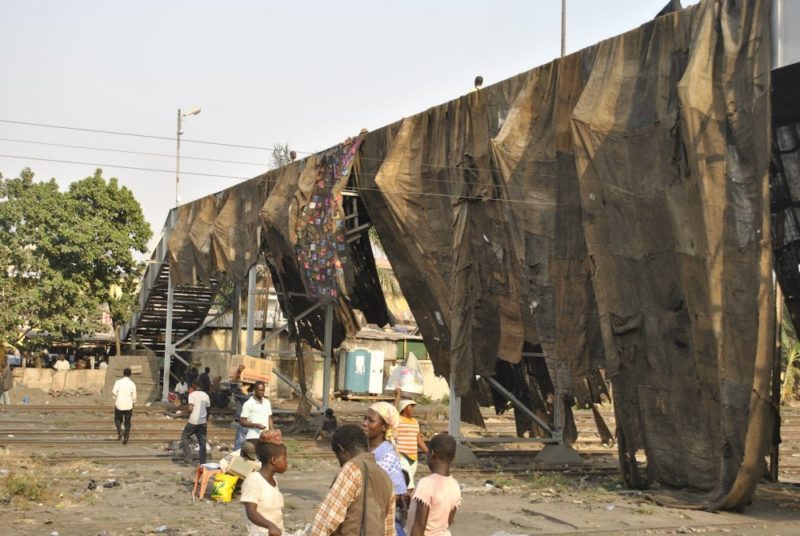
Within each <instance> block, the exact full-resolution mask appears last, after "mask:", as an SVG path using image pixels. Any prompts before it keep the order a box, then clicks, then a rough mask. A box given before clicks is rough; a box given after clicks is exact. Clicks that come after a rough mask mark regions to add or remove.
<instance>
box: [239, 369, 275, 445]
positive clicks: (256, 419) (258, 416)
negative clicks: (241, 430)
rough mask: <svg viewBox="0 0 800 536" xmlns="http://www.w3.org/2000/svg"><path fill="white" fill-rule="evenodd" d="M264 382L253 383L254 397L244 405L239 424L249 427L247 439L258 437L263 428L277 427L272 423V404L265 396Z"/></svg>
mask: <svg viewBox="0 0 800 536" xmlns="http://www.w3.org/2000/svg"><path fill="white" fill-rule="evenodd" d="M265 390H266V386H265V385H264V382H256V383H255V385H253V397H252V398H251V399H250V400H248V401H247V402H245V403H244V405H242V414H241V415H240V416H239V426H243V427H245V428H247V429H248V430H247V435H246V436H245V439H252V438H258V437H259V436H260V435H261V432H262V431H263V430H272V429H274V428H275V426H274V424H273V423H272V404H270V402H269V400H267V399H266V398H265V397H264V391H265Z"/></svg>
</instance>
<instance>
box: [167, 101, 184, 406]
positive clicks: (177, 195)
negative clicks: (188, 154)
mask: <svg viewBox="0 0 800 536" xmlns="http://www.w3.org/2000/svg"><path fill="white" fill-rule="evenodd" d="M181 119H183V115H182V114H181V109H180V108H178V129H177V131H176V133H175V139H176V140H177V143H176V147H175V206H176V207H177V206H178V205H180V204H181V195H180V187H181V134H182V132H181ZM164 400H166V398H165V399H164Z"/></svg>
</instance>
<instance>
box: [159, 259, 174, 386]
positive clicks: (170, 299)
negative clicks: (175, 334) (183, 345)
mask: <svg viewBox="0 0 800 536" xmlns="http://www.w3.org/2000/svg"><path fill="white" fill-rule="evenodd" d="M168 281H169V283H168V284H167V325H166V328H165V331H166V333H165V335H164V385H163V387H162V391H161V400H164V401H166V400H167V398H168V396H169V369H170V362H171V361H172V353H173V351H174V348H173V346H172V306H173V304H174V302H175V286H174V285H173V283H172V275H171V274H170V275H169V276H168Z"/></svg>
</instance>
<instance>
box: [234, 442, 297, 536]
mask: <svg viewBox="0 0 800 536" xmlns="http://www.w3.org/2000/svg"><path fill="white" fill-rule="evenodd" d="M257 452H258V459H259V460H261V469H260V470H258V471H255V472H253V473H250V474H249V475H248V476H247V478H245V479H244V484H242V497H241V499H239V501H240V502H241V503H242V504H243V505H244V521H245V525H246V526H247V534H248V535H254V534H268V535H269V536H278V535H280V534H282V533H283V494H281V491H280V489H278V482H277V481H276V480H275V473H283V472H285V471H286V468H287V467H288V466H289V460H288V458H287V455H286V447H285V446H284V445H282V444H276V443H259V445H258V447H257Z"/></svg>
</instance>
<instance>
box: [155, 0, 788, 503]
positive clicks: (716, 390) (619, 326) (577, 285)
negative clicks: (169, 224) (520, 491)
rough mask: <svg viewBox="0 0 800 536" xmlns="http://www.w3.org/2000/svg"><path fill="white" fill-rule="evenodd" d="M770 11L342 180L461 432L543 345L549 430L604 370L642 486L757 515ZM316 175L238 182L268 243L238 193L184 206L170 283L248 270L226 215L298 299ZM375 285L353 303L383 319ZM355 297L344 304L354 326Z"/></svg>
mask: <svg viewBox="0 0 800 536" xmlns="http://www.w3.org/2000/svg"><path fill="white" fill-rule="evenodd" d="M768 18H769V2H768V1H766V0H753V1H749V2H740V1H733V0H722V1H720V2H714V1H708V0H706V1H702V2H701V3H700V4H698V5H696V6H693V7H691V8H689V9H686V10H683V11H679V12H676V13H673V14H669V15H665V16H663V17H660V18H658V19H656V20H655V21H653V22H650V23H648V24H646V25H644V26H642V27H640V28H639V29H637V30H634V31H632V32H629V33H627V34H624V35H622V36H619V37H616V38H613V39H609V40H607V41H604V42H602V43H600V44H598V45H596V46H594V47H591V48H588V49H585V50H582V51H580V52H578V53H575V54H572V55H570V56H567V57H565V58H563V59H561V60H558V61H554V62H552V63H550V64H548V65H545V66H543V67H540V68H538V69H534V70H532V71H530V72H527V73H523V74H520V75H518V76H516V77H514V78H511V79H508V80H505V81H503V82H500V83H498V84H495V85H493V86H490V87H487V88H484V89H481V90H479V91H475V92H472V93H469V94H467V95H464V96H463V97H460V98H458V99H455V100H453V101H451V102H448V103H445V104H442V105H440V106H437V107H434V108H431V109H429V110H427V111H425V112H423V113H421V114H418V115H415V116H412V117H409V118H406V119H404V120H402V121H400V122H398V123H395V124H392V125H389V126H387V127H385V128H383V129H380V130H378V131H375V132H371V133H369V134H367V135H366V136H365V137H364V138H363V143H362V144H361V146H360V149H359V155H358V157H357V158H356V159H355V160H354V161H353V163H352V165H353V170H354V171H355V173H354V174H353V175H354V176H355V179H353V180H354V181H355V182H354V183H351V184H352V185H353V186H355V187H357V188H358V189H359V195H360V202H361V203H363V205H364V208H365V209H366V210H367V211H368V212H369V216H370V219H371V221H372V223H373V224H374V225H375V227H376V228H377V231H378V233H379V235H380V237H381V239H382V243H383V246H384V248H385V251H386V254H387V256H388V257H389V260H390V261H391V263H392V266H393V268H394V270H395V274H396V276H397V278H398V280H399V282H400V285H401V287H402V290H403V293H404V295H405V297H406V299H407V301H408V303H409V305H410V306H411V309H412V311H413V313H414V316H415V318H416V320H417V323H418V324H419V327H420V330H421V332H422V334H423V335H424V338H425V343H426V347H427V349H428V351H429V353H430V355H431V358H432V359H433V361H434V366H435V369H436V371H437V373H439V374H441V375H445V376H450V377H452V378H453V380H454V382H455V388H456V391H457V393H458V394H459V395H461V396H463V397H464V404H463V406H462V412H463V414H464V415H465V418H467V419H472V420H478V419H479V414H476V411H475V410H476V408H477V406H476V403H475V396H476V394H477V393H476V391H477V387H476V380H475V378H476V375H480V376H491V375H494V374H495V372H496V370H497V363H498V360H500V361H503V362H507V363H509V364H510V365H513V366H517V365H515V364H516V363H520V361H521V359H522V356H523V353H526V354H536V353H537V352H539V351H541V352H542V354H543V355H544V359H543V362H541V363H539V362H538V361H536V360H537V359H539V360H541V358H534V363H533V367H532V369H534V370H544V371H545V372H546V374H547V376H549V377H547V378H542V379H541V381H540V379H538V378H537V379H536V381H534V382H532V384H536V385H538V389H539V390H540V392H539V393H534V396H533V398H534V399H539V400H541V404H542V406H543V407H542V408H537V410H539V409H541V410H544V411H546V412H547V413H550V406H549V405H548V402H547V400H548V397H551V396H555V397H564V398H566V399H567V400H568V401H572V400H573V399H574V398H575V397H576V396H577V397H579V399H580V397H581V393H594V395H592V396H596V394H597V393H599V392H601V391H602V387H601V386H599V385H596V383H597V382H598V381H602V380H601V379H600V375H599V374H598V373H597V369H598V368H604V369H605V370H606V371H607V378H608V379H610V380H611V383H612V386H613V396H614V400H615V410H616V412H617V426H618V429H617V434H618V440H619V441H618V445H619V447H620V456H621V467H622V468H623V475H624V477H625V478H626V481H627V482H628V483H629V484H631V485H644V484H646V481H647V480H650V479H654V480H657V481H659V482H662V483H665V484H669V485H674V486H690V487H694V488H698V489H701V490H705V491H708V492H710V493H709V495H708V499H707V502H708V504H710V505H711V506H714V507H723V508H738V507H742V506H744V505H745V504H747V502H748V500H749V498H750V497H751V495H752V492H753V489H754V487H755V484H756V483H757V481H758V479H759V478H760V476H761V474H760V471H761V468H762V463H763V454H764V451H765V439H764V438H765V437H766V436H767V427H768V424H769V408H768V405H767V401H768V399H769V397H768V394H767V393H768V389H769V375H770V366H769V364H770V359H771V354H770V351H771V340H772V339H771V334H772V314H773V312H772V311H773V308H772V304H771V296H772V279H771V262H770V254H771V247H770V246H771V244H770V242H769V237H770V221H769V217H768V216H769V212H768V209H769V206H768V180H767V177H768V164H769V155H770V131H769V122H770V110H769V100H768V97H769V82H770V81H769V57H770V51H769V42H770V36H769V25H768ZM324 158H325V155H324V154H320V155H314V156H312V157H309V158H308V159H306V161H304V163H294V164H291V165H290V166H287V167H286V168H283V169H281V170H276V171H274V172H271V173H270V174H269V175H267V176H266V177H262V178H258V179H254V181H259V180H261V181H264V180H266V182H267V186H256V185H253V186H248V188H250V190H248V192H247V195H250V196H253V197H254V200H255V201H257V202H258V203H260V204H261V205H262V208H261V215H262V220H263V222H262V223H263V226H262V227H261V228H262V231H261V234H260V235H259V233H258V229H259V224H258V223H257V222H254V221H253V220H251V219H250V218H249V217H247V218H241V219H240V220H239V221H234V220H232V219H230V218H231V212H225V211H224V210H223V208H224V205H225V203H224V200H226V199H228V198H229V197H235V198H237V199H238V201H236V202H238V203H240V204H241V203H242V202H243V201H242V199H243V197H244V195H245V194H244V193H242V192H243V190H239V188H243V187H244V186H242V187H237V188H236V189H232V191H235V192H237V193H236V194H233V193H230V194H226V192H228V191H226V192H223V194H225V195H221V197H220V198H216V197H215V196H212V197H210V198H206V199H204V200H199V201H197V202H196V203H193V204H192V205H189V206H187V207H182V208H181V210H182V213H181V223H180V224H179V226H178V228H177V229H176V231H178V232H180V235H174V236H173V237H171V239H170V252H171V255H172V258H171V262H175V263H177V266H179V267H180V270H179V272H180V274H179V277H180V278H182V279H183V280H186V281H189V280H197V279H202V278H203V277H215V276H216V275H217V274H219V273H226V274H227V273H229V274H232V275H236V276H237V277H243V274H244V272H245V271H246V265H247V263H246V262H245V261H244V259H240V256H237V255H231V249H230V247H231V246H232V245H234V241H236V240H239V238H240V237H239V235H238V234H237V233H226V232H224V231H221V229H220V228H219V226H218V225H217V220H216V217H217V216H216V215H222V214H227V215H228V216H226V217H227V218H229V223H230V224H236V225H243V226H245V227H246V229H245V230H244V233H245V234H244V237H243V239H242V240H241V241H239V242H235V248H240V251H241V252H242V255H244V254H247V252H250V254H252V253H253V252H257V251H260V249H261V248H264V249H266V250H267V252H268V258H269V259H270V264H271V266H272V268H273V270H274V272H276V275H277V276H279V277H278V278H279V279H283V282H282V283H281V286H282V287H283V288H289V289H293V288H294V289H303V288H304V284H303V277H302V274H301V272H300V271H301V269H303V267H302V266H300V265H299V264H298V259H297V256H296V251H297V250H296V237H293V236H292V230H291V228H292V227H291V226H292V225H293V223H292V222H293V221H294V220H293V218H296V217H298V216H297V215H298V212H297V210H298V209H299V207H301V206H302V202H307V201H308V200H307V199H305V201H303V199H300V198H298V197H297V196H300V197H302V196H304V195H305V196H307V195H308V194H307V193H304V192H309V191H310V190H309V189H308V188H307V187H306V186H304V185H306V180H307V179H306V178H304V176H314V177H316V176H317V174H318V171H319V166H320V165H322V164H321V161H322V160H321V159H324ZM304 166H305V167H304ZM270 177H272V179H270ZM226 195H227V197H226ZM265 195H266V198H265V197H264V196H265ZM234 212H235V211H234ZM184 220H185V221H184ZM256 220H257V218H256ZM226 225H227V224H226ZM224 226H225V225H223V227H224ZM176 236H180V238H176ZM253 237H255V244H253V243H249V244H247V243H245V242H247V241H248V240H251V239H252V238H253ZM226 240H227V241H228V242H226ZM362 253H363V251H362ZM357 257H358V258H359V261H360V262H359V263H358V266H359V268H358V269H359V270H361V269H363V270H365V272H364V273H367V272H368V271H369V265H370V262H371V257H370V256H369V254H363V255H358V256H357ZM372 269H373V270H374V267H373V268H372ZM359 279H360V278H356V279H355V281H358V280H359ZM368 279H369V277H367V278H366V280H368ZM373 288H374V287H372V286H371V285H369V284H368V285H365V286H364V287H361V288H360V290H359V291H358V292H355V293H352V294H353V296H354V300H355V301H358V300H361V301H360V304H361V307H364V306H366V304H367V303H369V302H372V303H374V302H381V303H382V301H383V297H382V295H380V294H378V292H374V294H373V295H372V296H370V292H372V291H371V290H370V289H373ZM353 303H355V302H354V301H347V300H345V299H339V300H338V301H337V313H338V314H337V321H338V324H337V326H339V327H340V328H341V329H342V330H346V329H347V326H348V325H349V320H348V318H349V314H350V313H349V312H348V311H349V309H350V308H352V307H353ZM289 308H290V309H297V310H300V309H301V307H300V306H299V305H298V304H289ZM384 309H385V307H384ZM308 329H309V332H307V333H306V334H305V335H306V336H307V338H312V339H313V338H316V342H317V344H318V342H319V338H320V337H321V333H322V331H321V324H320V323H319V322H316V323H312V324H310V325H309V326H308ZM537 363H538V364H537ZM540 365H541V367H540ZM519 370H525V368H524V367H522V368H520V369H519ZM548 389H550V391H549V392H548ZM590 398H591V397H590ZM550 402H552V399H551V400H550ZM560 424H562V425H565V426H568V425H569V423H560ZM642 449H643V450H644V451H645V452H646V454H647V460H648V463H647V470H646V472H642V471H641V470H640V469H639V468H638V467H637V464H636V460H635V454H636V453H637V451H640V450H642Z"/></svg>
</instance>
